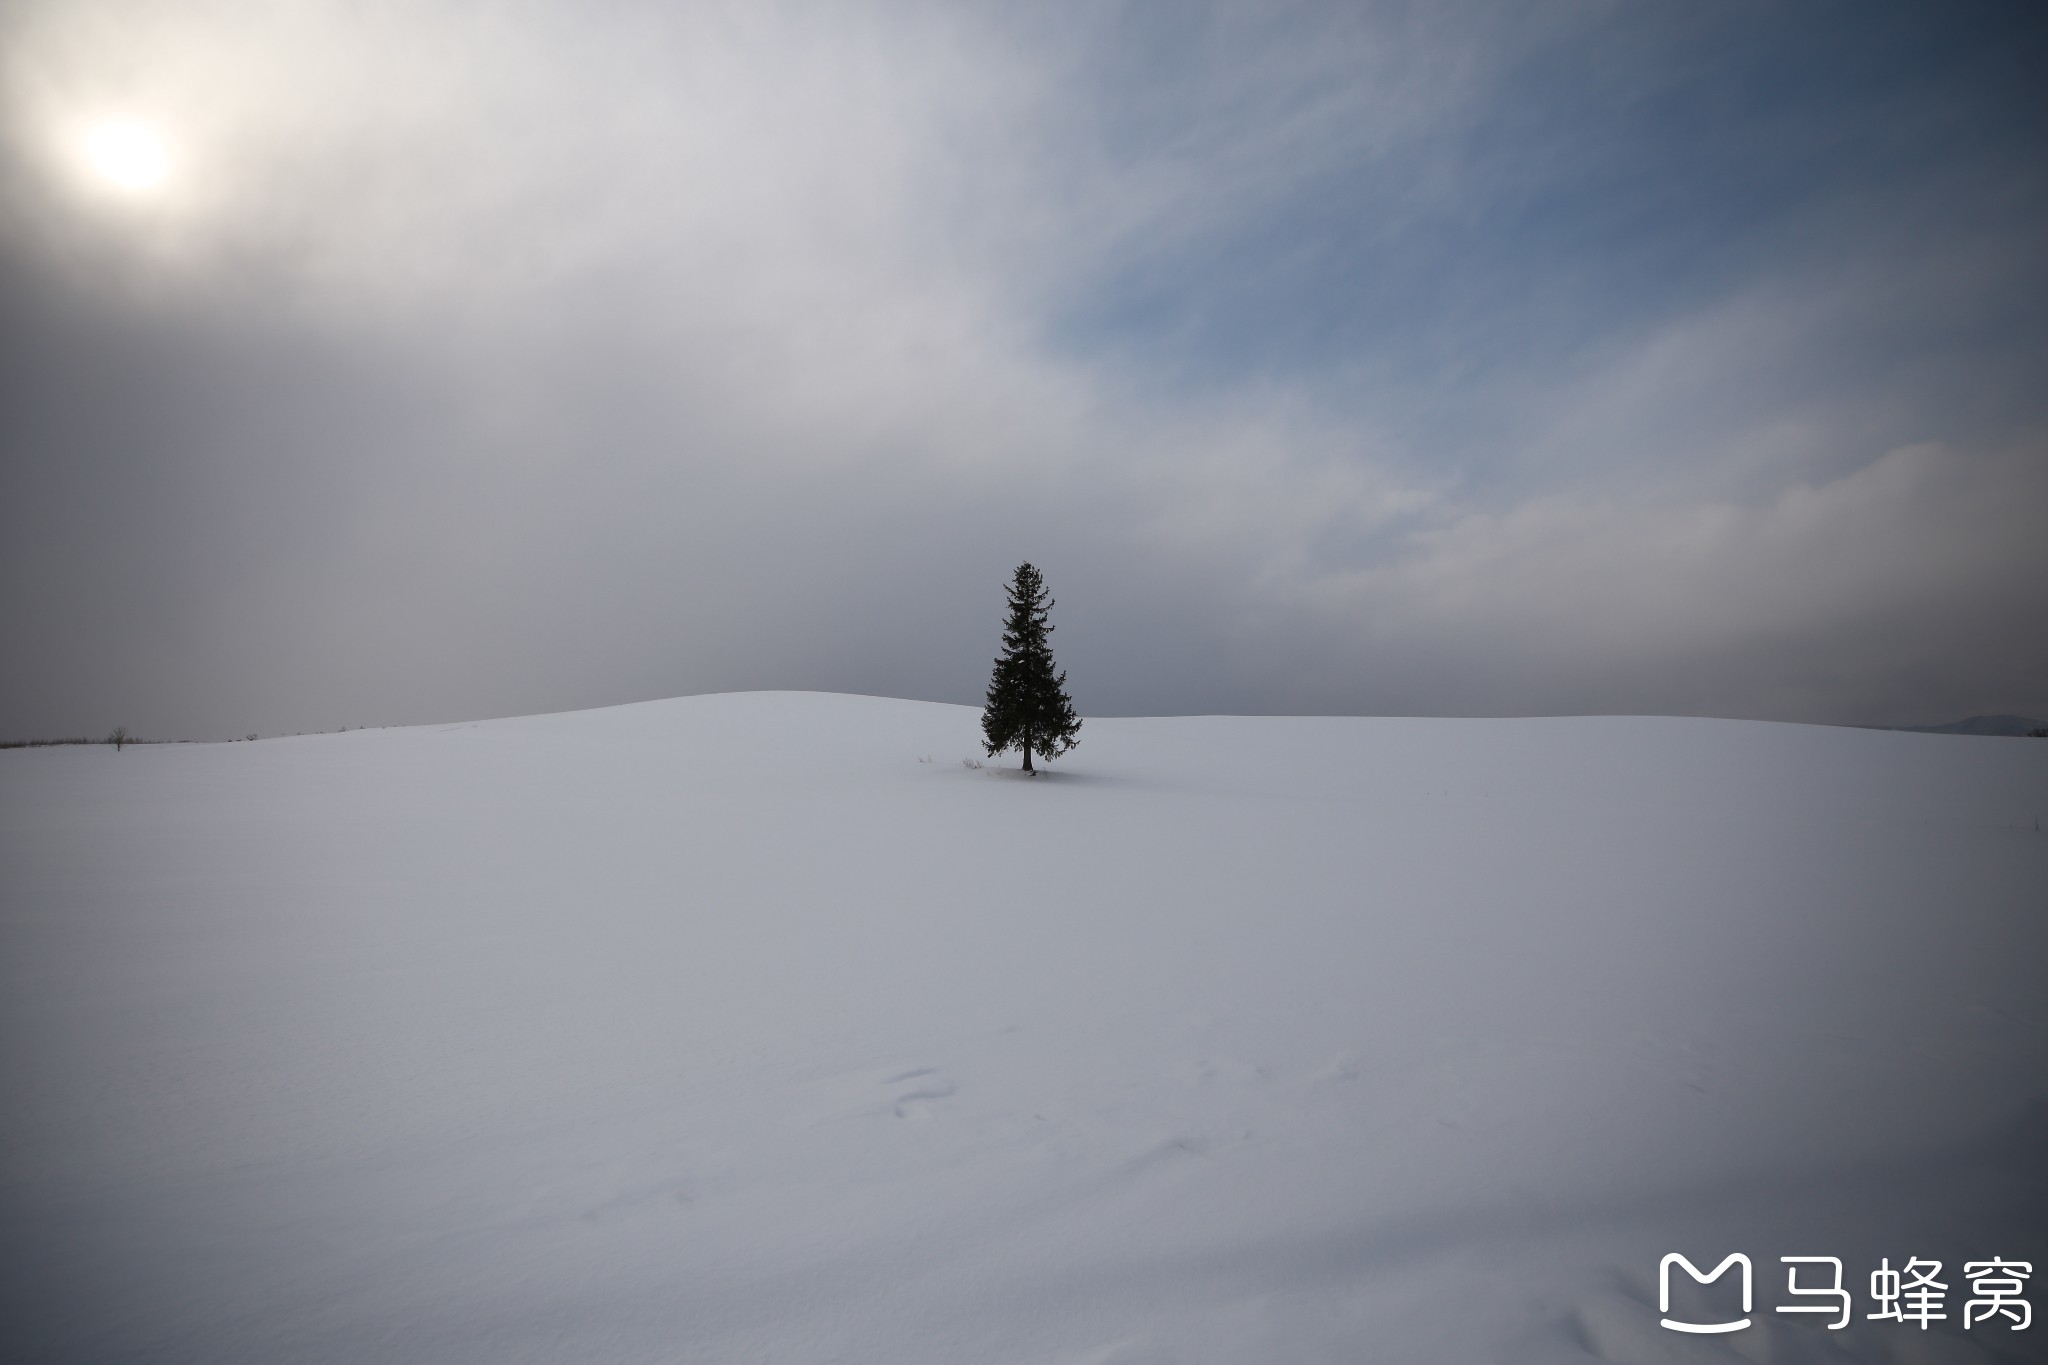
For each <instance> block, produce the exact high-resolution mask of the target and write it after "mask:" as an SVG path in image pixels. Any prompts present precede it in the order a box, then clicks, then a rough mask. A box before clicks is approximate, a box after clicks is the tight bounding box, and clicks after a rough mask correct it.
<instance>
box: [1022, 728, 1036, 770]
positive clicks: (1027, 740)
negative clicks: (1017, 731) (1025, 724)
mask: <svg viewBox="0 0 2048 1365" xmlns="http://www.w3.org/2000/svg"><path fill="white" fill-rule="evenodd" d="M1024 771H1025V772H1027V773H1035V772H1037V771H1038V769H1036V768H1034V767H1032V766H1031V732H1030V731H1029V730H1026V731H1025V732H1024Z"/></svg>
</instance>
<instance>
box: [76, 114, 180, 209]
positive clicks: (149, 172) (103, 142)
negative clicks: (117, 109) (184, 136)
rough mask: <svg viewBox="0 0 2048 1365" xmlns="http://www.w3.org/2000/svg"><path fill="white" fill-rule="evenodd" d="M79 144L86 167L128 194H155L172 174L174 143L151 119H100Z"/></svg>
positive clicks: (95, 178) (108, 185)
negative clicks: (171, 142) (146, 121)
mask: <svg viewBox="0 0 2048 1365" xmlns="http://www.w3.org/2000/svg"><path fill="white" fill-rule="evenodd" d="M78 147H79V159H80V162H81V166H82V169H83V170H84V171H85V172H86V173H87V174H88V175H89V176H90V177H91V178H92V180H93V181H94V182H95V183H96V184H98V185H101V186H103V187H105V188H107V189H111V190H115V191H118V192H120V193H122V194H125V195H133V196H138V197H140V196H145V195H150V194H154V193H156V192H157V191H159V190H161V189H162V188H163V187H164V185H165V183H166V182H167V181H169V179H170V177H171V172H172V169H173V163H172V156H171V149H170V144H169V143H168V142H167V141H166V140H165V138H164V136H163V134H162V133H161V132H159V131H158V130H157V129H156V128H154V127H152V126H151V125H149V124H147V123H143V122H140V121H137V120H134V119H109V120H106V121H104V122H101V123H96V124H94V125H92V126H91V127H90V128H88V129H87V130H86V131H85V133H84V135H83V136H82V137H81V138H80V139H79V144H78Z"/></svg>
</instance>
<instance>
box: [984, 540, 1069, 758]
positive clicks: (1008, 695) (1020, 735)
mask: <svg viewBox="0 0 2048 1365" xmlns="http://www.w3.org/2000/svg"><path fill="white" fill-rule="evenodd" d="M1009 593H1010V619H1009V620H1008V622H1006V623H1005V624H1004V626H1003V652H1002V654H1001V656H999V657H998V658H997V659H996V669H995V673H994V675H993V676H991V677H990V678H989V681H988V704H987V706H986V707H984V708H983V710H982V713H981V734H982V740H983V747H985V748H986V749H987V750H988V753H989V757H990V758H994V757H995V756H996V755H997V754H1000V753H1002V752H1004V751H1005V750H1008V749H1022V750H1023V751H1024V771H1025V772H1027V773H1029V772H1036V771H1037V769H1036V768H1033V767H1032V766H1031V754H1032V751H1033V750H1036V751H1037V753H1038V755H1039V756H1040V757H1041V758H1044V759H1045V760H1046V761H1047V762H1050V761H1052V760H1053V759H1055V758H1058V757H1059V756H1060V755H1061V754H1063V753H1065V752H1066V751H1067V750H1069V749H1071V748H1073V747H1074V745H1075V744H1077V743H1079V742H1080V741H1079V739H1078V736H1079V734H1080V732H1081V718H1080V717H1079V716H1077V715H1075V714H1074V703H1073V702H1072V701H1070V700H1069V699H1068V697H1067V691H1066V688H1067V675H1066V674H1065V673H1058V674H1055V673H1054V672H1053V662H1052V646H1051V645H1050V644H1049V643H1047V641H1046V636H1048V635H1050V634H1052V629H1053V628H1052V623H1051V622H1050V621H1048V620H1047V619H1046V614H1047V613H1048V612H1049V611H1051V610H1052V607H1053V601H1052V599H1051V598H1049V597H1047V596H1046V595H1045V580H1044V578H1042V577H1040V576H1039V572H1038V570H1036V569H1034V568H1032V567H1031V566H1030V565H1029V564H1019V565H1018V566H1017V574H1016V576H1015V577H1014V578H1012V579H1011V580H1010V588H1009Z"/></svg>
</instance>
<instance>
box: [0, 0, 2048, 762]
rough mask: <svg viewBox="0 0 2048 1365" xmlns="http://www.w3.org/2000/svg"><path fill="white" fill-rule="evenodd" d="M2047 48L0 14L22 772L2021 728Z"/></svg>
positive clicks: (8, 514) (2035, 645)
mask: <svg viewBox="0 0 2048 1365" xmlns="http://www.w3.org/2000/svg"><path fill="white" fill-rule="evenodd" d="M2044 66H2048V14H2044V12H2043V11H2042V10H2041V9H2040V7H2037V6H2021V5H2010V4H2002V3H2001V4H1991V3H1977V2H1976V0H1961V2H1960V3H1952V4H1945V5H1940V6H1907V5H1901V4H1884V3H1880V4H1848V3H1816V4H1810V5H1801V6H1796V7H1793V6H1779V5H1771V4H1763V3H1741V2H1739V0H1738V2H1737V3H1730V4H1725V5H1715V6H1698V5H1689V4H1679V3H1604V2H1602V3H1595V2H1593V0H1560V2H1559V3H1555V4H1546V5H1541V6H1527V5H1519V4H1506V3H1503V4H1492V3H1482V2H1479V0H1473V2H1472V3H1418V4H1345V5H1313V4H1302V5H1290V4H1276V3H1272V0H1262V2H1261V3H1248V4H1203V3H1197V2H1192V0H1191V2H1190V3H1173V4H1166V3H1159V4H1118V3H1110V2H1108V0H1105V2H1104V3H1093V4H1081V3H1073V4H1064V3H1063V4H1050V5H1023V6H1019V5H1014V4H993V3H991V4H973V3H956V4H935V3H859V2H858V0H855V2H854V3H834V4H794V3H788V4H785V3H774V2H773V0H766V2H763V0H750V2H749V3H745V4H729V5H719V4H671V3H634V2H633V0H582V2H581V3H559V4H558V3H547V2H546V0H531V2H529V3H508V4H481V3H470V2H468V0H404V2H403V3H395V2H392V0H348V2H344V0H263V2H262V3H253V2H252V3H225V2H224V3H213V2H212V0H193V3H188V4H181V5H177V6H164V5H161V4H153V3H151V4H145V3H131V2H130V0H62V3H47V2H44V0H14V3H11V4H9V5H8V6H7V7H5V8H4V9H0V642H4V643H0V660H4V665H0V738H28V737H36V736H56V735H71V734H89V735H100V734H104V733H106V732H107V731H108V730H109V729H111V728H112V727H113V726H115V725H125V726H126V727H127V728H128V729H129V730H131V731H133V732H136V733H139V734H143V735H147V736H151V737H156V738H190V739H219V738H230V737H236V736H240V735H242V734H245V733H260V734H276V733H281V732H285V733H288V732H293V731H300V730H308V731H310V730H325V729H334V728H338V727H341V726H349V727H356V726H362V725H388V724H405V723H424V722H431V721H441V720H452V719H461V718H469V717H480V716H491V715H506V714H520V713H528V712H538V711H553V710H563V709H571V708H578V707H587V706H601V705H608V704H612V703H617V702H627V701H638V700H645V699H650V698H656V697H664V696H674V695H680V694H687V693H700V692H711V691H726V690H736V689H754V688H799V689H817V690H828V691H845V692H861V693H874V694H882V695H891V696H901V697H912V698H921V699H929V700H939V701H953V702H965V703H975V702H978V701H979V700H980V696H981V693H982V690H983V688H984V687H985V686H986V683H987V678H988V672H989V665H990V661H991V659H992V658H993V655H994V653H995V651H996V649H997V648H998V646H999V638H1000V631H1001V624H1002V612H1003V601H1004V597H1003V586H1004V583H1005V581H1006V580H1007V578H1008V576H1009V574H1010V571H1011V570H1012V568H1013V567H1014V566H1015V565H1016V564H1017V563H1018V562H1019V561H1022V560H1027V559H1028V560H1029V561H1031V562H1033V563H1035V564H1037V565H1038V566H1039V567H1040V568H1041V569H1042V570H1043V572H1044V573H1045V576H1046V579H1047V582H1048V584H1049V586H1050V588H1051V589H1052V592H1053V594H1054V596H1055V597H1056V599H1057V606H1056V607H1055V608H1054V611H1053V620H1054V623H1055V625H1056V627H1057V633H1056V634H1055V635H1054V637H1053V644H1054V647H1055V651H1056V653H1057V655H1058V658H1059V661H1060V663H1061V665H1062V666H1063V667H1065V668H1066V669H1067V670H1068V673H1069V690H1070V692H1071V693H1072V695H1073V697H1074V701H1075V705H1076V707H1077V708H1078V709H1079V710H1080V711H1081V713H1082V714H1083V715H1090V714H1093V715H1146V714H1173V713H1214V712H1234V713H1280V714H1291V713H1302V714H1410V715H1534V714H1580V713H1649V714H1683V715H1715V716H1730V717H1748V718H1758V719H1770V720H1786V721H1804V722H1820V723H1832V724H1915V723H1935V722H1941V721H1947V720H1952V719H1955V718H1957V717H1960V716H1965V715H1970V714H1975V713H1987V712H2014V713H2019V714H2028V715H2035V716H2048V534H2044V530H2048V308H2044V307H2043V304H2044V302H2048V230H2044V225H2048V156H2044V151H2048V93H2044V89H2043V86H2042V83H2041V82H2040V80H2039V79H2038V73H2039V72H2040V70H2042V69H2043V68H2044Z"/></svg>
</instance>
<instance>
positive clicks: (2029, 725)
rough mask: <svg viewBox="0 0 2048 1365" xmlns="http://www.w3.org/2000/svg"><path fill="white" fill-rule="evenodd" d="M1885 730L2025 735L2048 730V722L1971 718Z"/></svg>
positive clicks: (2024, 717) (1992, 717)
mask: <svg viewBox="0 0 2048 1365" xmlns="http://www.w3.org/2000/svg"><path fill="white" fill-rule="evenodd" d="M1877 728H1879V729H1883V730H1912V731H1915V732H1917V733H1919V734H1923V735H2025V734H2029V733H2031V732H2033V731H2035V730H2044V729H2048V720H2033V719H2031V718H2029V717H2027V716H1970V717H1967V718H1965V719H1963V720H1952V721H1950V722H1949V723H1948V724H1946V725H1883V726H1879V727H1877Z"/></svg>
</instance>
